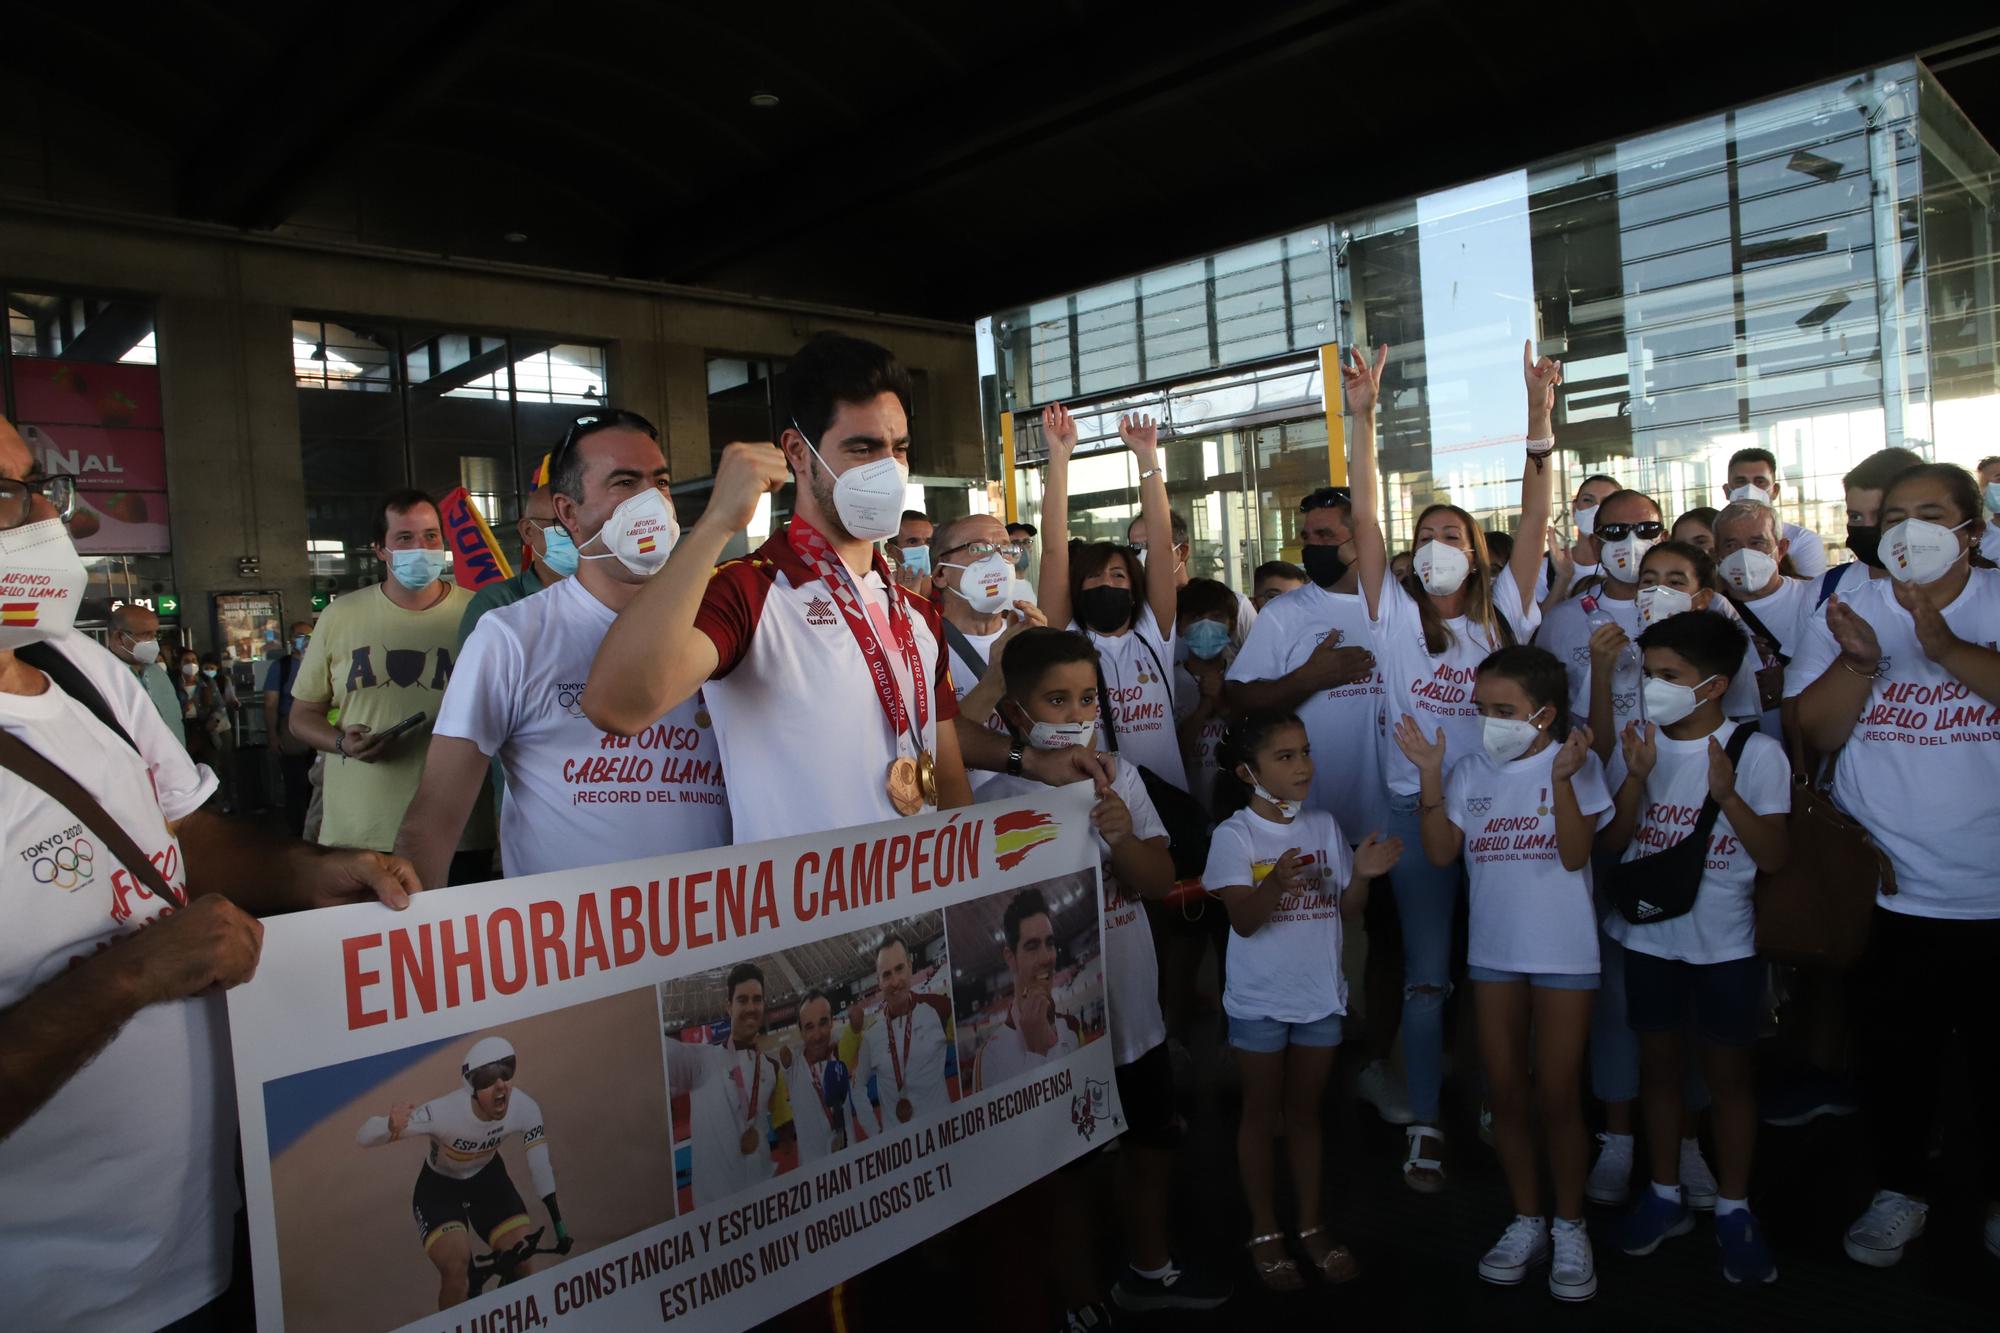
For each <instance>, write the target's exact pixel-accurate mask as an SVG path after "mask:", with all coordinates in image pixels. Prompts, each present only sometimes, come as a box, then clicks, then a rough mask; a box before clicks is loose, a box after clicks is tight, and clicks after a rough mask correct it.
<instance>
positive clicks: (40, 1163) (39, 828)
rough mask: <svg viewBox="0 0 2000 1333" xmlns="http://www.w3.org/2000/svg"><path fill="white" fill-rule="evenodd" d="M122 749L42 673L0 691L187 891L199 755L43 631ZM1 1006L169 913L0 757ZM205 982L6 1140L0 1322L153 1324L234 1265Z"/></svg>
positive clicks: (228, 1162)
mask: <svg viewBox="0 0 2000 1333" xmlns="http://www.w3.org/2000/svg"><path fill="white" fill-rule="evenodd" d="M54 643H55V645H56V646H57V648H58V650H59V651H61V652H62V653H63V655H64V656H65V657H67V658H68V659H69V660H70V661H71V662H72V663H73V664H75V666H76V667H77V668H78V669H79V670H80V671H82V672H83V674H84V675H85V676H87V677H88V678H89V679H90V682H91V683H92V684H93V685H95V686H96V687H97V690H98V692H99V693H100V694H102V695H103V696H104V699H105V701H106V703H107V704H108V705H109V706H110V709H111V712H112V715H113V716H114V717H116V718H117V719H118V722H119V725H120V726H122V727H123V728H124V729H125V734H126V735H128V736H130V737H131V738H132V740H133V742H134V743H135V744H136V745H137V746H138V751H137V753H135V752H134V751H133V747H132V746H131V745H127V744H126V743H125V742H124V741H122V740H120V739H119V738H118V737H117V736H116V735H115V734H114V733H112V732H111V731H110V730H108V729H107V728H106V727H105V726H104V725H103V724H102V723H100V722H99V721H98V720H97V718H96V716H95V715H94V714H92V713H91V712H90V710H89V709H87V708H85V707H84V706H83V705H82V704H81V703H78V702H77V701H76V700H74V699H72V698H70V697H69V696H68V695H66V694H64V693H62V692H61V691H60V690H58V689H57V688H56V687H55V685H54V683H53V682H51V683H50V684H49V687H48V689H47V690H45V691H44V692H43V693H41V694H38V695H32V696H29V695H20V694H0V727H4V728H6V730H7V732H8V733H9V734H10V735H12V736H14V737H16V738H17V739H19V740H21V741H23V742H24V743H26V744H27V745H29V746H30V747H32V748H33V749H35V750H36V751H38V752H39V753H40V754H42V755H43V756H44V757H45V758H48V759H50V760H51V761H53V762H55V763H57V764H59V765H61V767H62V768H63V769H64V770H65V771H67V772H68V773H69V774H70V776H71V777H73V778H75V779H76V780H77V781H78V782H79V783H81V784H82V785H83V788H84V790H86V791H88V792H89V793H90V794H91V795H92V796H93V797H95V798H96V800H97V802H98V804H99V805H101V806H102V807H103V808H104V811H105V813H106V814H108V815H110V817H111V818H113V819H115V820H117V821H118V823H119V825H120V827H122V828H123V829H124V830H125V832H126V833H127V834H128V835H129V836H130V837H131V838H132V840H133V841H134V842H136V843H137V844H138V845H139V847H140V848H141V849H143V850H144V851H145V852H146V853H147V855H148V856H149V857H150V858H151V859H152V861H153V863H154V864H155V865H156V866H159V867H160V870H161V873H162V875H163V876H164V877H165V878H166V880H167V882H168V883H169V884H171V885H173V886H174V887H175V888H177V889H181V890H183V891H184V890H185V888H186V885H187V871H186V867H185V866H184V865H183V863H182V860H181V849H180V843H179V842H178V840H176V839H175V837H174V835H173V834H172V833H170V832H169V831H168V829H167V824H168V821H170V820H179V819H183V818H185V817H186V816H188V815H190V814H192V813H193V812H194V811H195V810H197V809H198V808H200V806H201V804H202V802H203V801H206V800H207V799H208V797H209V795H210V794H211V793H212V792H213V791H214V790H215V785H216V783H215V776H214V774H212V773H210V772H209V771H208V770H207V769H206V768H198V767H196V766H195V764H194V763H193V762H192V761H191V760H190V759H189V758H188V753H187V750H186V748H185V747H183V746H182V745H181V744H180V742H179V741H177V740H176V739H175V738H174V737H172V736H171V735H169V734H168V732H167V729H166V724H165V723H164V722H162V721H161V720H160V714H159V711H158V710H157V709H155V708H154V707H153V703H152V700H151V699H149V698H148V697H147V695H146V688H145V686H144V685H142V684H140V682H139V680H138V678H137V677H135V676H134V675H133V674H132V673H131V671H129V670H128V669H127V668H126V667H125V666H124V664H123V663H121V662H119V660H118V659H117V658H115V657H113V656H112V655H111V654H110V653H109V652H107V651H106V650H105V649H104V648H102V647H100V646H99V645H98V644H96V643H94V642H92V641H91V640H90V639H88V638H86V637H85V636H83V635H81V634H78V633H75V632H73V631H72V632H70V633H67V634H64V635H61V636H60V637H58V638H57V639H55V640H54ZM0 828H4V829H5V830H6V835H5V837H6V845H5V856H4V858H0V895H4V898H5V900H6V904H7V907H8V911H7V928H6V929H5V930H4V931H0V1007H4V1006H7V1005H11V1004H14V1003H16V1002H17V1001H19V1000H21V999H22V998H24V997H25V996H27V995H28V994H29V993H30V992H31V991H34V990H37V989H39V988H40V987H41V986H43V985H45V984H46V983H48V982H49V981H51V980H53V979H54V978H56V977H57V976H59V975H61V974H62V973H63V972H64V971H65V970H66V969H67V968H68V967H69V965H70V963H71V962H72V961H75V960H79V959H85V958H89V957H90V956H91V955H92V954H94V953H96V952H97V950H98V949H100V948H102V947H104V946H106V945H108V944H111V943H112V942H114V941H116V940H119V939H121V938H123V937H124V936H126V935H130V934H131V933H133V932H134V931H136V930H138V929H140V928H141V927H143V926H146V925H149V924H151V923H152V922H153V921H155V920H157V919H158V918H159V917H161V916H162V915H164V914H165V913H166V912H167V911H168V910H169V908H168V906H167V905H166V904H164V903H162V902H160V901H159V900H158V899H157V898H155V897H153V896H152V895H151V894H150V893H148V892H147V891H146V889H145V888H144V887H142V886H140V885H139V884H138V882H137V881H136V880H135V879H133V877H132V876H131V874H130V872H128V871H127V870H125V869H124V868H123V867H122V866H120V865H119V864H118V862H117V861H116V860H115V859H114V858H113V857H112V855H111V852H110V849H108V848H107V847H105V846H104V845H103V843H102V841H101V840H100V839H99V838H98V836H97V835H96V834H95V833H92V832H90V830H88V829H86V828H84V827H83V825H82V823H81V822H80V821H79V820H78V819H77V817H76V816H75V815H73V814H71V813H70V812H69V810H68V809H67V808H66V807H64V806H62V805H60V804H58V803H57V802H56V801H55V799H54V798H52V797H50V796H47V795H45V794H43V792H42V791H41V790H40V789H39V788H36V787H32V786H30V785H29V784H28V783H26V782H24V781H22V780H21V779H20V778H17V777H15V776H14V775H13V774H11V773H5V772H0ZM222 1009H223V1002H222V997H221V996H220V995H219V994H215V993H209V994H205V995H202V996H200V997H198V998H195V999H189V1000H174V1001H169V1002H167V1003H164V1004H154V1005H148V1006H147V1007H146V1008H144V1009H141V1010H140V1011H139V1012H138V1013H137V1014H135V1015H133V1017H132V1019H131V1021H130V1022H128V1023H126V1024H125V1026H124V1027H123V1028H121V1029H120V1030H119V1032H118V1035H117V1036H115V1037H113V1038H112V1039H111V1041H110V1043H109V1044H108V1045H106V1046H105V1048H104V1049H103V1050H102V1051H100V1052H98V1054H97V1055H96V1057H95V1058H93V1059H92V1060H91V1061H90V1062H89V1063H87V1064H86V1065H84V1067H83V1068H82V1069H80V1070H78V1071H77V1072H76V1074H75V1075H74V1076H73V1077H72V1078H71V1079H70V1080H69V1082H67V1083H65V1084H63V1086H62V1087H61V1088H59V1089H57V1091H56V1094H55V1096H53V1097H51V1098H50V1099H49V1100H48V1101H47V1102H45V1103H43V1105H42V1107H41V1109H40V1110H38V1111H36V1112H35V1113H34V1114H33V1115H31V1116H29V1117H28V1119H27V1121H26V1122H25V1123H23V1124H22V1125H21V1126H20V1127H19V1128H18V1129H16V1130H14V1131H13V1132H12V1133H11V1134H8V1135H7V1136H6V1137H5V1138H4V1139H0V1199H4V1201H5V1204H4V1207H0V1292H4V1293H6V1294H5V1296H4V1298H0V1306H4V1307H5V1310H6V1316H5V1322H6V1323H7V1324H8V1326H9V1327H13V1328H23V1329H40V1328H91V1329H99V1328H113V1329H124V1328H130V1329H152V1328H157V1327H159V1326H160V1325H162V1324H170V1323H172V1322H174V1321H175V1320H177V1319H179V1318H180V1317H181V1316H183V1315H185V1314H188V1313H189V1312H190V1311H193V1310H195V1309H198V1308H200V1307H201V1306H203V1305H205V1304H207V1303H208V1302H209V1301H211V1300H213V1299H215V1297H216V1296H218V1295H220V1294H221V1292H222V1289H223V1288H224V1287H226V1286H227V1285H228V1284H229V1271H230V1219H231V1217H232V1216H233V1215H234V1214H235V1212H236V1201H237V1197H238V1196H237V1191H236V1181H235V1167H234V1163H235V1160H236V1148H235V1142H234V1140H235V1134H236V1092H235V1085H234V1082H233V1081H232V1079H231V1077H230V1067H229V1042H228V1035H227V1029H226V1027H225V1024H224V1020H223V1013H222Z"/></svg>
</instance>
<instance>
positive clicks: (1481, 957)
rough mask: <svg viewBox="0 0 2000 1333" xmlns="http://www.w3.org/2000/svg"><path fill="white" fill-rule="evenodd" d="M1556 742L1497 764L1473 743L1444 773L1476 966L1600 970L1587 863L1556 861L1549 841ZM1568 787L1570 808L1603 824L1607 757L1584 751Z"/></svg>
mask: <svg viewBox="0 0 2000 1333" xmlns="http://www.w3.org/2000/svg"><path fill="white" fill-rule="evenodd" d="M1559 748H1560V747H1559V746H1557V745H1556V743H1555V741H1554V738H1551V739H1550V742H1549V744H1548V745H1546V746H1544V747H1543V748H1542V750H1541V752H1540V753H1539V754H1531V755H1529V756H1527V757H1526V758H1524V759H1516V760H1515V761H1514V762H1512V763H1511V764H1505V765H1502V764H1496V763H1494V762H1493V760H1492V759H1491V757H1489V756H1488V755H1487V753H1486V747H1485V746H1484V745H1478V746H1476V747H1475V748H1474V750H1473V751H1472V752H1471V753H1470V754H1461V755H1460V756H1459V758H1458V760H1457V762H1456V763H1454V764H1452V769H1451V772H1450V773H1449V774H1448V775H1446V777H1445V782H1444V812H1445V814H1446V815H1448V816H1450V818H1451V822H1452V823H1454V824H1456V825H1458V827H1459V828H1460V829H1461V830H1462V831H1463V832H1464V834H1465V873H1466V879H1467V881H1468V883H1469V884H1470V886H1471V887H1470V889H1469V891H1468V896H1469V898H1470V904H1471V909H1472V912H1471V915H1472V929H1471V939H1470V942H1469V943H1468V945H1467V947H1466V951H1465V961H1466V962H1467V963H1468V964H1470V965H1471V966H1473V967H1490V968H1494V969H1496V970H1498V971H1502V972H1565V973H1586V972H1595V971H1597V970H1598V961H1597V910H1596V908H1595V906H1594V905H1593V903H1592V900H1591V884H1590V865H1589V863H1588V862H1585V864H1584V866H1583V868H1582V869H1581V870H1565V869H1563V864H1562V854H1561V852H1560V851H1559V850H1558V848H1557V846H1556V803H1555V790H1554V785H1555V779H1554V775H1553V772H1552V769H1553V767H1554V765H1555V760H1556V753H1557V751H1558V749H1559ZM1446 761H1447V762H1450V752H1449V751H1447V752H1446ZM1570 789H1571V790H1572V791H1574V792H1575V793H1576V808H1577V809H1578V810H1580V811H1582V812H1583V813H1584V814H1585V815H1586V816H1593V818H1592V819H1591V821H1590V822H1591V827H1592V828H1593V829H1596V828H1602V827H1603V826H1604V825H1605V824H1606V823H1607V822H1609V820H1610V818H1611V794H1610V793H1609V792H1607V791H1606V790H1605V789H1604V765H1603V764H1601V763H1599V762H1598V759H1597V755H1596V754H1595V753H1588V752H1587V753H1586V754H1585V755H1584V760H1583V767H1582V768H1580V769H1578V770H1577V771H1576V774H1575V776H1573V777H1572V778H1570ZM1413 854H1414V855H1418V856H1421V855H1422V854H1423V849H1422V848H1420V847H1411V848H1406V849H1404V852H1403V855H1405V856H1410V855H1413Z"/></svg>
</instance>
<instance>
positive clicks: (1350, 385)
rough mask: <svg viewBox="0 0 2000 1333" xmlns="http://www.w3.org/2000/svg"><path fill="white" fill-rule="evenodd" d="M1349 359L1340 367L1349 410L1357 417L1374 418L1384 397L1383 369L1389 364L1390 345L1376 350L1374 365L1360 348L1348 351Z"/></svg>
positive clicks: (1352, 348)
mask: <svg viewBox="0 0 2000 1333" xmlns="http://www.w3.org/2000/svg"><path fill="white" fill-rule="evenodd" d="M1347 356H1348V359H1347V360H1346V361H1344V362H1342V363H1341V366H1340V387H1341V391H1342V392H1343V393H1345V394H1346V395H1347V410H1348V411H1349V412H1351V413H1352V414H1353V415H1355V416H1357V417H1365V416H1373V415H1374V413H1375V404H1376V402H1377V400H1379V399H1380V398H1381V396H1382V368H1383V367H1384V366H1386V365H1388V364H1389V344H1387V343H1383V344H1382V345H1381V346H1380V347H1378V348H1376V349H1375V362H1374V364H1373V365H1370V364H1369V363H1368V360H1367V359H1366V358H1365V357H1364V356H1363V355H1362V354H1361V349H1360V348H1359V347H1350V348H1348V349H1347Z"/></svg>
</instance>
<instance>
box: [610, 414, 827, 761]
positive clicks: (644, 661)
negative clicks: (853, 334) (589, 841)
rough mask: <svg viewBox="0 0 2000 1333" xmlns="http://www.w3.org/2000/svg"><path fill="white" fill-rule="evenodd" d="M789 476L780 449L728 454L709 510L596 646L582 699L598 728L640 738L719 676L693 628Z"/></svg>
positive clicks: (708, 646) (703, 638)
mask: <svg viewBox="0 0 2000 1333" xmlns="http://www.w3.org/2000/svg"><path fill="white" fill-rule="evenodd" d="M790 475H791V473H790V470H789V469H788V468H787V467H786V466H785V456H784V455H783V454H782V453H780V452H779V451H778V447H777V446H776V445H774V444H732V445H730V446H729V447H728V448H727V449H724V450H723V451H722V462H721V465H720V466H718V467H717V468H716V470H715V490H714V492H713V493H712V494H711V495H710V497H709V501H708V508H707V509H705V510H704V511H702V515H701V518H700V519H699V520H698V521H697V522H696V523H695V525H694V526H693V527H691V528H689V529H688V530H687V531H686V532H685V533H683V534H682V535H681V539H680V541H679V542H678V543H677V544H676V545H675V547H674V553H673V555H671V556H670V557H668V559H667V563H666V566H665V567H664V568H663V569H661V570H660V572H659V573H657V574H655V575H654V576H653V577H652V578H651V579H648V580H647V581H646V585H645V586H644V587H643V588H641V589H639V594H638V596H636V597H634V598H633V599H632V603H631V605H630V606H627V607H626V608H625V609H624V611H622V612H620V613H619V616H618V619H617V620H615V621H613V622H612V624H611V628H610V629H609V630H608V631H606V633H605V635H604V642H603V643H601V644H599V645H598V649H597V657H596V658H595V660H593V661H592V662H591V664H590V676H589V681H590V684H589V688H587V689H585V690H584V692H583V712H584V715H585V716H586V717H588V718H589V719H590V720H591V721H592V722H594V723H595V724H597V725H598V726H600V727H602V728H603V729H604V730H606V731H608V732H611V733H613V734H614V735H619V736H635V735H637V734H638V733H639V732H641V731H644V730H645V729H646V728H647V727H649V726H651V725H652V724H653V723H654V722H656V721H658V720H659V718H660V715H661V714H663V713H665V712H667V711H668V710H669V709H671V708H675V707H678V706H679V705H680V704H682V703H684V702H685V701H686V700H688V699H689V698H691V697H692V696H693V694H694V692H695V691H696V690H698V689H700V688H701V686H702V683H703V682H704V681H706V680H707V679H708V678H709V676H711V675H712V674H714V672H715V669H716V666H717V664H718V659H717V657H716V651H715V644H714V642H713V641H711V640H710V639H709V637H708V635H706V634H704V633H703V632H702V631H700V630H699V629H696V628H695V623H694V619H695V612H697V611H698V610H700V609H701V600H702V596H703V594H705V593H706V592H707V591H708V579H709V575H710V574H711V573H713V572H714V569H715V562H716V561H717V560H718V559H720V558H721V556H722V548H723V547H724V546H726V545H727V544H728V542H729V539H730V538H731V537H733V536H735V535H736V534H737V533H738V532H741V531H742V530H743V529H744V528H746V527H748V526H749V524H750V519H751V517H752V516H753V515H754V514H755V513H756V512H757V502H758V501H759V500H761V499H763V498H764V496H766V495H769V494H771V493H773V492H775V491H776V490H778V489H779V488H780V487H782V486H783V485H784V484H785V482H786V480H787V479H788V478H789V477H790Z"/></svg>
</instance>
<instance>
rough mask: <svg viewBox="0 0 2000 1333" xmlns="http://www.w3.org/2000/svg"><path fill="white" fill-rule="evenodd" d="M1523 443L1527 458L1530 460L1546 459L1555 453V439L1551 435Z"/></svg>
mask: <svg viewBox="0 0 2000 1333" xmlns="http://www.w3.org/2000/svg"><path fill="white" fill-rule="evenodd" d="M1523 443H1525V444H1526V446H1527V449H1528V456H1529V457H1531V458H1547V457H1548V456H1549V455H1550V454H1552V453H1554V452H1555V451H1556V437H1555V436H1553V435H1545V436H1543V437H1541V438H1540V439H1535V440H1526V441H1524V442H1523Z"/></svg>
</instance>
